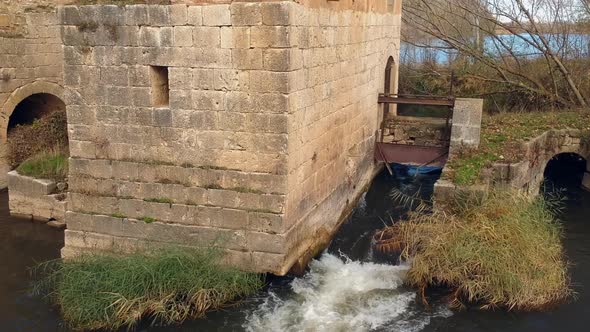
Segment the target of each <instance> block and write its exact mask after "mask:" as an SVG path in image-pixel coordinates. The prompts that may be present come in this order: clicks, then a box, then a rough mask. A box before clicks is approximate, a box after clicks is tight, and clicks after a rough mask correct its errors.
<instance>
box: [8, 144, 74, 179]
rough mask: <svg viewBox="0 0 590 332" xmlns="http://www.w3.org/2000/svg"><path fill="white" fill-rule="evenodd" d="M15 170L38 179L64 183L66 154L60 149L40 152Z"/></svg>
mask: <svg viewBox="0 0 590 332" xmlns="http://www.w3.org/2000/svg"><path fill="white" fill-rule="evenodd" d="M16 170H17V172H18V173H19V174H22V175H26V176H30V177H34V178H38V179H51V180H54V181H58V182H59V181H64V180H65V179H66V177H67V176H68V152H67V151H66V150H64V149H63V148H60V147H54V148H52V149H50V150H48V151H42V152H40V153H38V154H36V155H34V156H32V157H30V158H29V159H27V160H25V161H24V162H23V163H22V164H20V166H18V167H17V169H16Z"/></svg>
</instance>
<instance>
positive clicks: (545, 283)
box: [380, 191, 572, 311]
mask: <svg viewBox="0 0 590 332" xmlns="http://www.w3.org/2000/svg"><path fill="white" fill-rule="evenodd" d="M559 206H560V205H559V203H558V202H557V200H555V199H551V198H550V199H545V198H540V197H536V198H535V197H531V196H528V195H525V194H522V193H519V192H515V191H494V192H492V193H490V194H489V195H487V196H485V197H483V198H482V197H480V198H477V197H475V196H466V197H463V198H462V199H461V200H457V203H456V204H454V206H452V207H451V208H450V209H449V210H446V211H442V210H435V211H434V212H432V213H428V214H425V213H413V214H411V215H410V217H409V220H408V221H404V222H401V223H399V224H398V225H396V226H395V227H393V228H390V229H387V230H385V231H384V232H383V233H382V234H381V241H380V248H381V249H382V250H386V251H387V250H389V251H395V250H401V251H402V257H404V258H405V259H407V260H408V261H410V262H411V268H410V271H409V273H408V283H409V284H410V285H411V286H414V287H418V288H419V289H422V291H424V289H426V288H428V287H438V286H443V287H448V288H450V289H451V290H453V291H454V293H453V295H452V296H451V299H450V302H451V305H452V306H455V307H460V306H463V304H464V303H470V304H477V305H479V306H480V307H481V308H483V309H487V308H492V307H504V308H507V309H509V310H512V309H516V310H525V311H534V310H543V309H546V308H547V307H550V306H553V305H556V304H558V303H561V302H563V301H565V300H566V299H567V298H568V297H570V296H571V295H572V291H571V289H570V284H569V278H568V264H567V262H566V260H565V258H564V250H563V247H562V245H561V234H562V233H561V227H560V225H559V223H558V222H557V221H556V219H555V217H554V216H555V213H556V212H557V211H558V209H559Z"/></svg>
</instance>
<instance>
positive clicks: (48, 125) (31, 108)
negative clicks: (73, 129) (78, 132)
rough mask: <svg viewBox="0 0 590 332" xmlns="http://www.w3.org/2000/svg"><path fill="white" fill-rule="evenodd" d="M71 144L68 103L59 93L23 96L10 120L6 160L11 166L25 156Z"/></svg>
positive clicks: (63, 149) (61, 149)
mask: <svg viewBox="0 0 590 332" xmlns="http://www.w3.org/2000/svg"><path fill="white" fill-rule="evenodd" d="M67 146H68V132H67V116H66V105H65V103H64V102H63V101H62V100H61V99H60V98H59V97H57V96H55V95H52V94H49V93H36V94H32V95H30V96H28V97H26V98H24V99H23V100H22V101H21V102H19V103H18V104H17V105H16V106H15V107H14V110H13V112H12V113H11V115H10V118H9V119H8V126H7V147H6V154H5V160H4V162H5V163H6V164H7V165H8V166H9V169H12V168H16V167H17V166H18V165H20V164H21V163H22V162H23V161H25V160H26V159H28V158H30V157H33V156H35V155H37V154H40V153H48V152H50V151H53V150H56V149H57V150H60V151H66V150H67Z"/></svg>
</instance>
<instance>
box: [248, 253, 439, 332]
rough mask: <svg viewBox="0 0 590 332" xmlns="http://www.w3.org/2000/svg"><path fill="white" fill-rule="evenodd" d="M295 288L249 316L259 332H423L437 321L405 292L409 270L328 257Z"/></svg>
mask: <svg viewBox="0 0 590 332" xmlns="http://www.w3.org/2000/svg"><path fill="white" fill-rule="evenodd" d="M310 268H311V270H310V272H309V273H307V274H306V275H305V276H304V277H303V278H299V279H295V280H294V281H293V282H292V283H291V288H292V293H290V294H287V295H283V296H279V295H277V294H275V293H273V292H270V293H269V296H268V298H267V299H266V300H265V301H264V303H262V304H261V305H260V306H259V307H258V309H256V310H255V311H254V312H253V313H251V314H250V315H249V317H248V320H247V323H246V324H245V326H244V327H245V328H246V330H247V331H250V332H259V331H265V332H270V331H273V332H274V331H277V332H278V331H287V332H290V331H330V332H331V331H347V332H348V331H399V332H402V331H403V332H406V331H407V332H414V331H420V330H421V329H423V328H424V327H425V326H426V325H428V324H429V322H430V318H431V317H433V316H441V315H447V314H449V313H448V311H447V310H443V311H439V312H435V313H426V312H423V311H422V310H417V309H416V308H417V306H416V305H415V300H416V295H415V293H414V292H412V291H408V290H406V289H404V288H403V287H402V284H403V281H404V278H405V275H406V272H407V270H408V267H407V266H392V265H382V264H374V263H360V262H354V261H350V260H343V259H341V258H339V257H337V256H334V255H330V254H325V255H323V256H322V258H321V259H320V260H317V261H313V262H312V263H311V265H310Z"/></svg>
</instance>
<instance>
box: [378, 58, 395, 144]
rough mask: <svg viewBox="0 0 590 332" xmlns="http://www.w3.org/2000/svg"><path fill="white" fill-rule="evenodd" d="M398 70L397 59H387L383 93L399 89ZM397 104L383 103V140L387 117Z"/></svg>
mask: <svg viewBox="0 0 590 332" xmlns="http://www.w3.org/2000/svg"><path fill="white" fill-rule="evenodd" d="M395 72H397V71H396V70H395V60H394V59H393V57H392V56H390V57H389V58H388V59H387V63H386V65H385V75H384V76H383V80H384V82H383V93H384V94H393V93H396V92H397V91H396V89H397V86H396V84H397V82H396V80H397V78H396V75H394V73H395ZM394 107H395V106H394V105H390V104H387V103H386V104H383V116H382V118H381V137H380V140H381V141H383V136H384V135H385V123H386V122H387V118H388V117H389V114H390V113H391V112H395V108H394Z"/></svg>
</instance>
